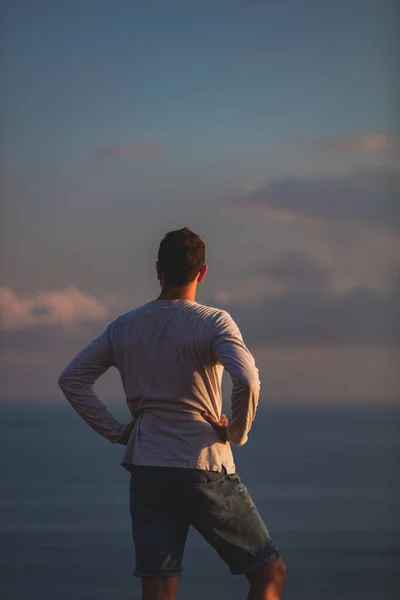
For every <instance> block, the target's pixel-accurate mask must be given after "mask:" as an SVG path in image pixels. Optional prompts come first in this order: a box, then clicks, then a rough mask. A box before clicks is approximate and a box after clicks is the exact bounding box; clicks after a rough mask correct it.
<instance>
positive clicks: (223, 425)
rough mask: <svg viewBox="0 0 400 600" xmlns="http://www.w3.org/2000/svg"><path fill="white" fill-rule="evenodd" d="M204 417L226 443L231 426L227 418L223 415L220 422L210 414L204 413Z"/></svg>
mask: <svg viewBox="0 0 400 600" xmlns="http://www.w3.org/2000/svg"><path fill="white" fill-rule="evenodd" d="M202 415H203V418H204V419H205V420H206V421H207V422H208V423H210V425H212V427H214V429H215V431H216V432H217V433H218V435H219V437H220V438H221V440H222V441H223V442H226V441H227V440H228V432H227V428H228V424H229V421H228V418H227V416H226V415H224V414H223V413H222V415H221V417H220V419H219V421H218V419H216V418H215V417H213V416H212V415H210V413H207V412H204V413H202Z"/></svg>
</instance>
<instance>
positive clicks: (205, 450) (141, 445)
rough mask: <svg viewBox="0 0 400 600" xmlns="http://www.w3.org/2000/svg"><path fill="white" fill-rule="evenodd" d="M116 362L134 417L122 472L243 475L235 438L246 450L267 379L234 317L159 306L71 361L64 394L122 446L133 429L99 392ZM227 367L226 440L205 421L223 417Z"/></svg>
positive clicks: (193, 305) (116, 324)
mask: <svg viewBox="0 0 400 600" xmlns="http://www.w3.org/2000/svg"><path fill="white" fill-rule="evenodd" d="M112 366H113V367H116V368H117V369H118V371H119V373H120V376H121V381H122V385H123V387H124V391H125V395H126V401H127V404H128V407H129V409H130V412H131V414H132V417H133V419H135V420H136V423H135V426H134V429H133V431H132V433H131V435H130V438H129V442H128V444H127V446H126V447H125V452H124V455H123V458H122V462H121V464H122V465H123V466H125V467H126V465H129V464H136V465H150V466H165V467H186V468H194V469H206V470H210V471H220V470H221V468H222V466H224V467H225V468H226V470H227V472H228V473H234V472H235V464H234V459H233V455H232V451H231V447H230V442H232V443H233V444H237V445H239V446H240V445H243V444H244V443H246V441H247V439H248V433H249V431H250V428H251V425H252V422H253V420H254V417H255V414H256V409H257V404H258V398H259V391H260V381H259V377H258V369H257V367H256V365H255V362H254V358H253V356H252V355H251V353H250V351H249V350H248V349H247V347H246V345H245V344H244V342H243V338H242V335H241V333H240V331H239V328H238V326H237V325H236V323H235V322H234V321H233V319H232V317H231V316H230V315H229V313H227V312H226V311H224V310H220V309H217V308H211V307H209V306H204V305H202V304H199V303H197V302H195V301H191V300H159V299H157V300H152V301H151V302H148V303H147V304H145V305H144V306H141V307H140V308H137V309H136V310H132V311H130V312H128V313H125V314H123V315H121V316H120V317H118V318H117V319H116V320H115V321H113V322H112V323H110V324H109V325H108V327H107V328H106V330H105V331H103V333H102V334H101V335H99V337H98V338H96V339H95V340H93V341H92V342H91V343H90V344H89V345H88V346H86V348H84V349H83V350H82V351H81V352H80V353H79V354H78V355H77V356H76V357H75V358H74V359H73V360H72V361H71V362H70V363H69V364H68V365H67V367H66V368H65V369H64V371H63V373H62V374H61V376H60V378H59V385H60V387H61V389H62V391H63V393H64V394H65V396H66V398H67V399H68V401H69V402H70V404H71V405H72V407H73V408H74V409H75V410H76V411H77V413H78V414H79V415H80V416H81V417H82V418H83V419H84V420H85V421H86V422H87V423H88V425H90V426H91V427H92V428H93V429H94V430H95V431H97V433H99V434H100V435H102V436H104V437H106V438H108V439H109V440H110V441H111V442H112V443H116V442H117V441H118V440H119V439H120V438H121V436H122V434H123V433H124V431H125V427H126V426H125V425H122V424H121V423H119V422H118V421H117V420H116V419H115V418H114V417H113V416H112V415H111V414H110V413H109V411H108V410H107V408H106V406H105V405H104V404H102V403H101V402H100V400H99V398H98V397H97V395H96V394H95V392H94V390H93V385H94V383H95V381H96V380H97V379H98V378H99V377H100V376H101V375H102V374H103V373H104V372H105V371H106V370H107V369H108V368H110V367H112ZM224 368H225V369H226V371H227V372H228V373H229V375H230V376H231V379H232V384H233V385H232V397H231V414H230V418H229V425H228V429H227V433H228V440H229V441H227V442H223V441H222V440H221V439H220V437H219V435H218V434H217V433H216V431H215V430H214V428H213V427H212V426H211V425H210V424H209V423H208V422H207V421H206V420H205V419H204V418H203V416H202V413H203V412H209V413H210V414H212V415H213V416H214V417H216V418H217V419H219V418H220V416H221V412H222V392H221V380H222V374H223V370H224ZM126 468H127V467H126Z"/></svg>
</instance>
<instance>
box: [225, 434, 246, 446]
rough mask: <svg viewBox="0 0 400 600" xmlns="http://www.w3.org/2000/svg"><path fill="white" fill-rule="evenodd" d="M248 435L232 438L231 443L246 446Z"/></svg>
mask: <svg viewBox="0 0 400 600" xmlns="http://www.w3.org/2000/svg"><path fill="white" fill-rule="evenodd" d="M248 439H249V438H248V436H247V435H245V436H242V437H237V438H235V439H230V440H229V441H230V442H231V444H234V445H235V446H244V445H245V443H246V442H247V441H248Z"/></svg>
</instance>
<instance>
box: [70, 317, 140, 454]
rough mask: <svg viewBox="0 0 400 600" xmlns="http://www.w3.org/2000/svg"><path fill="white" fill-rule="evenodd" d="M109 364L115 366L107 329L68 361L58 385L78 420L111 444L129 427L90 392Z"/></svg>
mask: <svg viewBox="0 0 400 600" xmlns="http://www.w3.org/2000/svg"><path fill="white" fill-rule="evenodd" d="M112 366H115V357H114V353H113V351H112V348H111V345H110V341H109V336H108V328H107V329H106V331H104V332H103V333H102V334H101V335H99V337H98V338H96V339H95V340H93V341H92V342H91V343H90V344H89V345H88V346H86V348H84V349H83V350H82V351H81V352H80V353H79V354H78V355H77V356H76V357H75V358H74V359H73V360H71V362H70V363H69V364H68V365H67V366H66V367H65V369H64V371H63V372H62V373H61V375H60V378H59V380H58V385H59V386H60V388H61V390H62V391H63V393H64V395H65V397H66V398H67V400H68V402H69V403H70V404H71V406H72V407H73V408H74V409H75V410H76V412H77V413H78V414H79V415H80V416H81V417H82V419H84V421H86V423H87V424H88V425H90V427H92V428H93V429H94V430H95V431H97V433H99V434H100V435H102V436H103V437H105V438H107V439H109V440H110V442H112V443H113V444H115V443H117V442H118V441H119V440H120V439H121V438H123V435H124V432H125V430H126V427H129V426H125V425H122V424H121V423H119V422H118V421H117V420H116V419H115V418H114V417H113V416H112V415H111V413H109V412H108V410H107V408H106V406H105V405H104V404H102V403H101V402H100V400H99V398H98V397H97V395H96V394H95V392H94V391H93V385H94V383H95V381H96V380H97V379H98V378H99V377H100V376H101V375H102V374H103V373H105V372H106V371H107V369H109V368H110V367H112Z"/></svg>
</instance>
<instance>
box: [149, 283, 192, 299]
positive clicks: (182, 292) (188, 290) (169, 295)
mask: <svg viewBox="0 0 400 600" xmlns="http://www.w3.org/2000/svg"><path fill="white" fill-rule="evenodd" d="M195 298H196V288H195V287H194V286H191V287H189V286H188V287H185V288H183V287H168V288H163V289H162V290H161V294H160V295H159V296H158V298H157V300H191V301H192V302H194V300H195Z"/></svg>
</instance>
